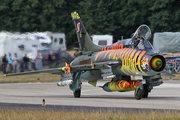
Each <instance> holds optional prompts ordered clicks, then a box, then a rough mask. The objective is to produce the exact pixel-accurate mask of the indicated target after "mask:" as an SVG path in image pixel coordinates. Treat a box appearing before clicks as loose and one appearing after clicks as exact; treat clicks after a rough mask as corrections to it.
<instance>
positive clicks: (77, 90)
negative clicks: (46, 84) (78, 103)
mask: <svg viewBox="0 0 180 120" xmlns="http://www.w3.org/2000/svg"><path fill="white" fill-rule="evenodd" d="M81 84H82V83H81V71H78V72H75V73H74V74H73V83H72V84H71V85H69V87H70V89H71V90H72V91H73V93H74V97H75V98H80V97H81Z"/></svg>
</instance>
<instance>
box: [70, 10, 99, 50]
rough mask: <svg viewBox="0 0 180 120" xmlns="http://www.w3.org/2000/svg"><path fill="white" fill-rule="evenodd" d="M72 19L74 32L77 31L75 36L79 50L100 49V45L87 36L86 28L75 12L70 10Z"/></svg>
mask: <svg viewBox="0 0 180 120" xmlns="http://www.w3.org/2000/svg"><path fill="white" fill-rule="evenodd" d="M71 17H72V20H73V21H74V25H75V29H76V33H77V38H78V42H79V47H80V50H82V51H92V52H96V51H100V50H101V47H100V46H97V45H95V44H94V43H93V42H92V40H91V38H90V37H89V35H88V33H87V31H86V28H85V27H84V25H83V23H82V21H81V19H80V17H79V15H78V13H77V12H72V13H71Z"/></svg>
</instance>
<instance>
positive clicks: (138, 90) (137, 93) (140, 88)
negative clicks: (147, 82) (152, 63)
mask: <svg viewBox="0 0 180 120" xmlns="http://www.w3.org/2000/svg"><path fill="white" fill-rule="evenodd" d="M142 95H143V85H142V80H139V86H138V87H137V88H136V90H135V92H134V96H135V98H136V100H140V99H141V98H142Z"/></svg>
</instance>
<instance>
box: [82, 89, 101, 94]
mask: <svg viewBox="0 0 180 120" xmlns="http://www.w3.org/2000/svg"><path fill="white" fill-rule="evenodd" d="M100 89H102V88H98V89H89V90H82V91H81V94H82V95H90V94H84V93H83V92H87V91H93V90H100Z"/></svg>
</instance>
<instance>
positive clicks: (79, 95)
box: [74, 90, 81, 98]
mask: <svg viewBox="0 0 180 120" xmlns="http://www.w3.org/2000/svg"><path fill="white" fill-rule="evenodd" d="M74 97H75V98H80V97H81V90H76V91H75V92H74Z"/></svg>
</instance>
